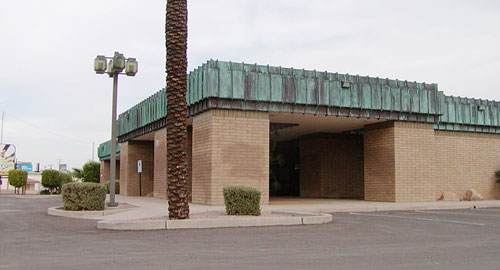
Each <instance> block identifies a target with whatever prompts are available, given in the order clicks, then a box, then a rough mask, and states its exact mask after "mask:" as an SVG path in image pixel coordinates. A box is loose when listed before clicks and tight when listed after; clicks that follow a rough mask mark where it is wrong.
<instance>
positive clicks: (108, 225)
mask: <svg viewBox="0 0 500 270" xmlns="http://www.w3.org/2000/svg"><path fill="white" fill-rule="evenodd" d="M282 213H287V214H290V215H292V216H287V217H245V218H241V217H235V218H224V219H186V220H143V221H140V220H114V221H106V220H101V221H98V222H97V229H104V230H129V231H138V230H141V231H144V230H165V229H167V230H176V229H211V228H236V227H260V226H288V225H313V224H324V223H329V222H332V215H330V214H311V213H297V212H282Z"/></svg>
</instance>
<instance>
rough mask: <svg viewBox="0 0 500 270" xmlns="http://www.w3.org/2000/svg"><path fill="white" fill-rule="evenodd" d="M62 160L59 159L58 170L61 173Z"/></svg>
mask: <svg viewBox="0 0 500 270" xmlns="http://www.w3.org/2000/svg"><path fill="white" fill-rule="evenodd" d="M61 160H62V159H60V158H58V159H57V170H58V171H61Z"/></svg>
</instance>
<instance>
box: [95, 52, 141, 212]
mask: <svg viewBox="0 0 500 270" xmlns="http://www.w3.org/2000/svg"><path fill="white" fill-rule="evenodd" d="M108 60H110V61H109V65H108V62H107V61H108ZM123 69H125V73H122V71H123ZM137 69H138V64H137V61H136V60H135V58H128V59H127V58H125V57H124V56H123V54H121V53H119V52H115V54H114V56H113V57H106V56H102V55H98V56H97V57H96V58H95V60H94V71H95V72H96V73H97V74H104V73H107V74H108V75H109V77H110V78H113V101H112V102H113V104H112V112H111V145H110V149H109V150H110V151H109V159H110V161H109V162H110V163H111V164H110V166H109V170H110V172H109V176H110V179H109V203H108V206H109V207H114V206H118V203H117V202H116V201H115V180H116V179H115V178H116V103H117V96H118V75H120V74H125V75H127V76H135V74H136V73H137ZM92 158H93V157H92Z"/></svg>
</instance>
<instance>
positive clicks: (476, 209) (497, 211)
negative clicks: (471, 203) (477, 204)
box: [474, 208, 500, 214]
mask: <svg viewBox="0 0 500 270" xmlns="http://www.w3.org/2000/svg"><path fill="white" fill-rule="evenodd" d="M474 211H485V212H495V213H499V214H500V209H488V208H475V209H474Z"/></svg>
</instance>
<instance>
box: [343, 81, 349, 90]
mask: <svg viewBox="0 0 500 270" xmlns="http://www.w3.org/2000/svg"><path fill="white" fill-rule="evenodd" d="M342 88H351V82H349V81H342Z"/></svg>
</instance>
